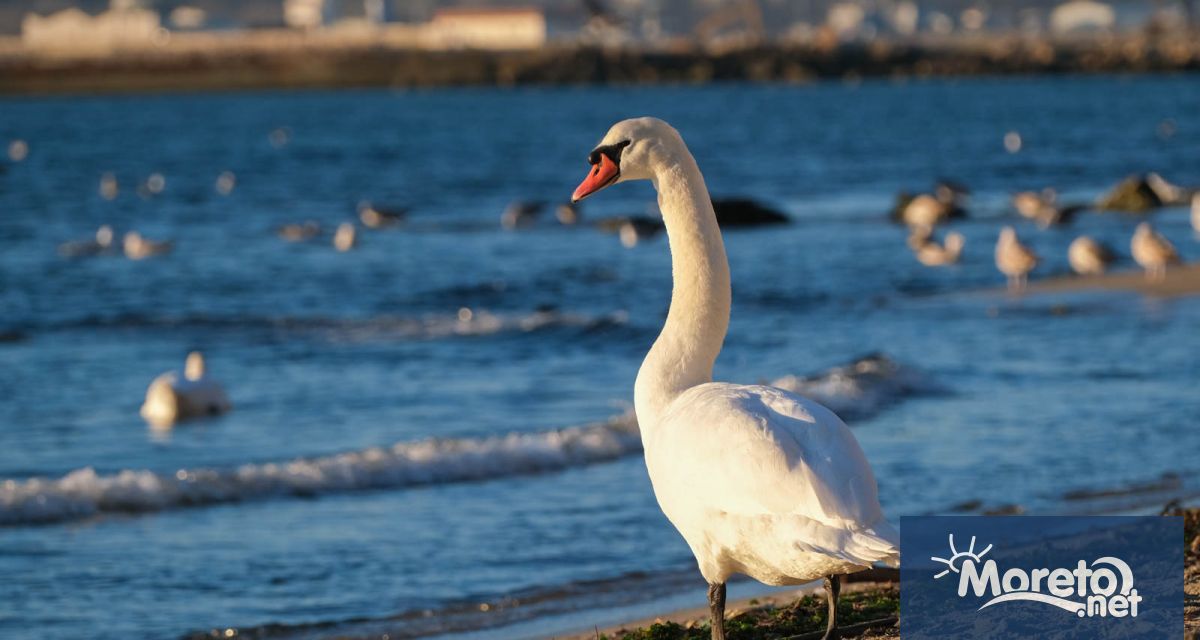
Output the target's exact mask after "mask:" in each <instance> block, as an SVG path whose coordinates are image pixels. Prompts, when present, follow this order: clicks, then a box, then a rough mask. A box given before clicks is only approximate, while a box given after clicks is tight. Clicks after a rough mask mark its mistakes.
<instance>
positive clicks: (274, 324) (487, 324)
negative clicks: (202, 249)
mask: <svg viewBox="0 0 1200 640" xmlns="http://www.w3.org/2000/svg"><path fill="white" fill-rule="evenodd" d="M627 321H628V314H627V313H625V312H623V311H618V312H614V313H610V314H606V315H602V316H589V315H583V314H577V313H567V312H563V311H558V310H556V309H538V310H536V311H532V312H528V313H513V314H506V313H492V312H489V311H486V310H479V309H470V308H467V307H463V308H462V309H459V310H458V311H457V312H455V313H442V314H428V315H424V316H378V317H373V318H335V317H288V316H282V317H271V316H239V315H234V316H221V315H205V314H190V315H179V316H171V315H161V316H160V315H144V314H139V313H130V314H116V315H107V316H87V317H84V318H80V319H77V320H71V321H67V322H62V323H54V324H46V325H38V326H30V327H22V328H21V329H22V330H26V331H27V330H29V329H36V330H42V331H55V330H64V329H110V330H123V329H172V330H175V329H200V330H251V331H264V332H270V333H275V334H286V335H294V334H302V335H312V336H317V337H323V338H327V339H330V340H334V341H345V342H360V341H363V342H365V341H371V340H389V339H390V340H397V339H408V340H422V339H426V340H428V339H438V338H450V337H456V336H487V335H493V334H499V333H530V332H534V331H539V330H542V329H552V328H558V327H566V328H577V329H583V330H590V329H597V328H604V327H609V326H617V325H623V324H625V323H626V322H627ZM16 331H17V330H14V332H16Z"/></svg>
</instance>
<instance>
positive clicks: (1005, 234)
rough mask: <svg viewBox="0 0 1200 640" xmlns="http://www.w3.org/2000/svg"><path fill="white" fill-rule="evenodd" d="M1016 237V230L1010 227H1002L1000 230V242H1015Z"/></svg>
mask: <svg viewBox="0 0 1200 640" xmlns="http://www.w3.org/2000/svg"><path fill="white" fill-rule="evenodd" d="M1016 239H1017V230H1016V229H1013V228H1012V227H1004V228H1003V229H1001V230H1000V242H1003V243H1009V242H1015V241H1016Z"/></svg>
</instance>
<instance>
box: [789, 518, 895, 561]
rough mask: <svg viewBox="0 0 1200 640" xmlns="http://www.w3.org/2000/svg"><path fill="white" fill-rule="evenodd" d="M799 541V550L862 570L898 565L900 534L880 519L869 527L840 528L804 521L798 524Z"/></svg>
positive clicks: (797, 542)
mask: <svg viewBox="0 0 1200 640" xmlns="http://www.w3.org/2000/svg"><path fill="white" fill-rule="evenodd" d="M799 533H800V535H799V536H798V540H796V541H795V542H793V544H794V545H795V547H796V548H797V549H799V550H801V551H807V552H810V553H819V554H821V555H826V556H829V557H832V558H837V559H839V560H842V561H844V562H849V563H851V564H855V565H858V566H861V567H870V566H871V565H873V564H875V563H876V562H882V563H884V564H886V565H888V566H890V567H898V566H900V533H899V532H897V531H896V529H895V528H894V527H892V525H890V524H888V523H887V522H886V521H884V520H880V521H879V522H877V523H876V524H875V525H874V526H872V527H864V528H856V529H843V528H839V527H831V526H829V525H825V524H821V523H819V522H816V521H815V520H807V521H806V522H804V523H803V524H801V531H800V532H799Z"/></svg>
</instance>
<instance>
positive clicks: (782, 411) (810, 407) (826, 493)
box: [648, 383, 890, 537]
mask: <svg viewBox="0 0 1200 640" xmlns="http://www.w3.org/2000/svg"><path fill="white" fill-rule="evenodd" d="M653 437H654V439H655V442H654V445H653V452H651V455H650V456H648V461H649V462H650V463H651V464H652V465H654V466H655V467H656V471H661V473H654V475H655V476H656V478H655V484H656V490H657V489H658V485H659V483H660V480H661V482H664V483H666V484H668V485H672V486H667V487H662V489H666V490H668V491H670V492H671V493H673V494H676V495H680V494H690V495H691V496H696V497H697V498H698V499H701V500H703V502H704V504H705V505H706V506H707V507H710V508H711V509H713V510H715V511H720V512H725V513H731V514H738V515H744V516H784V515H794V516H799V517H803V518H806V519H809V520H812V521H815V522H816V523H819V524H821V525H823V526H831V527H836V528H846V529H852V530H859V529H872V528H875V527H876V526H877V525H879V526H881V527H886V528H887V529H889V530H890V527H888V525H887V523H886V522H885V521H884V519H883V513H882V510H881V509H880V507H879V497H878V491H877V488H876V484H875V476H874V474H872V472H871V467H870V466H869V465H868V463H867V460H866V457H865V456H864V455H863V452H862V449H861V448H860V447H859V445H858V442H857V441H856V440H855V439H854V436H853V434H851V433H850V430H849V428H847V427H846V425H845V424H844V423H843V422H842V421H841V419H839V418H838V417H837V416H836V415H834V413H833V412H832V411H830V410H829V409H826V408H825V407H823V406H821V405H820V404H817V403H816V402H813V401H811V400H808V399H806V398H803V397H802V396H799V395H796V394H792V393H789V392H786V391H783V390H781V389H777V388H774V387H765V386H742V385H730V384H719V383H713V384H706V385H701V386H699V387H695V388H693V389H690V390H688V391H687V392H685V393H684V394H683V395H681V396H680V397H679V398H678V399H676V401H675V402H674V403H672V405H671V407H670V408H669V409H668V412H667V415H666V416H665V419H664V420H663V421H662V424H661V425H660V430H659V432H658V433H656V434H654V436H653ZM650 458H653V459H652V460H650ZM680 497H683V496H682V495H680ZM685 499H686V498H685ZM889 537H890V536H889Z"/></svg>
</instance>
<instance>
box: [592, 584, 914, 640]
mask: <svg viewBox="0 0 1200 640" xmlns="http://www.w3.org/2000/svg"><path fill="white" fill-rule="evenodd" d="M899 614H900V590H899V588H897V587H896V586H895V585H884V586H880V587H875V588H871V589H865V590H862V591H855V592H850V593H843V594H842V597H841V598H840V599H839V601H838V624H839V626H841V627H843V628H844V627H850V626H853V625H857V624H860V623H864V622H871V621H875V620H882V619H889V618H894V617H896V616H898V615H899ZM888 626H890V625H888ZM824 630H825V597H824V596H823V595H808V596H804V597H801V598H799V599H798V600H796V601H794V602H792V603H791V604H787V605H782V606H772V605H767V606H763V607H758V608H754V609H749V610H746V611H742V612H734V611H730V612H729V615H728V617H727V618H726V620H725V635H726V637H727V638H729V640H768V639H771V638H790V637H792V636H799V635H803V634H808V633H813V632H823V631H824ZM599 637H600V638H602V639H603V640H708V638H709V637H710V631H709V625H708V623H707V622H703V623H700V624H693V625H682V624H679V623H676V622H658V623H655V624H652V625H650V626H648V627H643V628H641V629H622V630H621V631H618V632H616V633H615V634H613V635H612V636H605V635H601V636H599Z"/></svg>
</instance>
